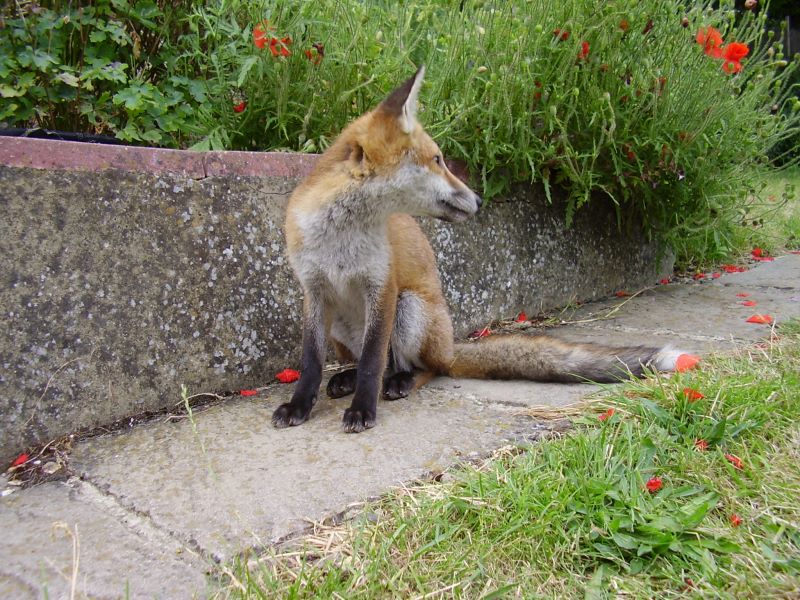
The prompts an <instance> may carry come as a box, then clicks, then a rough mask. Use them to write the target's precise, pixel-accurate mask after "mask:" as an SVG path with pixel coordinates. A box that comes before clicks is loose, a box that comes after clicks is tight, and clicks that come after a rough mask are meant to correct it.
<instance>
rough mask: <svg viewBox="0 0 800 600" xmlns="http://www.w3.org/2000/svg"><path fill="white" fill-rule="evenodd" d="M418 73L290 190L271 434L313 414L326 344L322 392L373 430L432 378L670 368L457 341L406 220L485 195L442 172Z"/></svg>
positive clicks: (632, 351) (606, 377)
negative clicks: (285, 343)
mask: <svg viewBox="0 0 800 600" xmlns="http://www.w3.org/2000/svg"><path fill="white" fill-rule="evenodd" d="M424 75H425V67H424V65H423V66H421V67H419V69H418V70H417V71H416V73H415V74H414V75H413V76H412V77H411V78H409V79H408V80H407V81H405V83H403V84H402V85H400V86H399V87H398V88H397V89H395V90H394V91H392V92H391V93H390V94H389V95H388V96H387V97H386V98H385V99H384V100H383V101H382V102H381V103H380V104H379V105H378V106H377V107H375V108H374V109H372V110H371V111H369V112H367V113H365V114H363V115H361V116H360V117H358V118H357V119H355V120H354V121H353V122H351V123H350V124H349V125H347V126H346V127H345V128H344V129H343V130H342V132H341V133H340V134H339V136H338V137H337V138H336V139H335V140H334V142H333V143H332V144H331V145H330V147H329V148H328V149H327V150H326V151H325V152H324V153H323V154H322V156H321V157H320V158H319V160H318V162H317V164H316V165H315V167H314V168H313V170H312V171H311V173H310V174H309V175H308V176H307V177H306V178H305V179H304V180H303V181H301V182H300V184H299V185H298V186H297V187H296V188H295V190H294V191H293V192H292V194H291V196H290V198H289V202H288V205H287V209H286V220H285V225H284V233H285V239H286V249H287V256H288V260H289V263H290V265H291V267H292V269H293V271H294V273H295V275H296V277H297V279H298V280H299V282H300V286H301V288H302V291H303V336H302V338H303V341H302V351H301V376H300V379H299V381H298V382H297V384H296V387H295V389H294V392H293V394H292V396H291V399H290V401H289V402H286V403H284V404H281V405H280V406H278V408H277V409H276V410H275V411H274V413H273V415H272V423H273V425H274V426H275V427H277V428H285V427H289V426H295V425H300V424H301V423H303V422H305V421H306V420H307V419H308V418H309V415H310V414H311V410H312V407H313V406H314V404H315V403H316V402H317V396H318V394H319V391H320V386H321V383H322V371H323V360H324V357H325V355H326V352H327V341H328V340H330V342H331V344H332V346H333V349H334V352H335V355H336V357H337V358H338V360H339V361H340V362H341V363H342V364H345V363H355V365H356V366H355V368H350V369H347V370H344V371H341V372H338V373H336V374H334V375H333V376H332V377H331V378H330V379H329V381H328V384H327V387H326V392H327V395H328V396H329V397H330V398H341V397H344V396H347V395H349V394H353V398H352V402H351V404H350V406H349V408H347V409H346V410H345V411H344V416H343V419H342V427H343V429H344V431H345V432H348V433H359V432H362V431H364V430H366V429H369V428H371V427H374V426H375V424H376V420H377V406H378V398H379V396H382V397H383V398H384V399H386V400H398V399H400V398H405V397H407V396H408V395H409V394H410V393H411V392H412V391H414V390H416V389H418V388H420V387H421V386H423V385H425V383H427V382H428V381H429V380H430V379H431V378H433V377H434V376H437V375H445V376H451V377H467V378H479V379H529V380H536V381H554V382H581V381H594V382H613V381H619V380H621V379H624V378H626V377H627V376H630V375H634V376H639V377H641V376H643V375H644V374H645V373H646V371H647V370H648V369H655V370H661V371H670V370H674V369H675V368H676V361H677V357H678V356H680V354H682V352H680V351H678V350H674V349H672V348H671V347H670V346H665V347H645V346H632V347H614V346H605V345H599V344H585V343H567V342H564V341H560V340H557V339H554V338H551V337H548V336H542V335H536V336H529V335H525V334H504V335H492V336H489V337H485V338H482V339H481V340H479V341H477V342H465V343H456V342H455V341H454V335H453V324H452V320H451V317H450V312H449V309H448V306H447V302H446V300H445V298H444V294H443V292H442V286H441V281H440V278H439V271H438V267H437V264H436V257H435V256H434V252H433V249H432V248H431V245H430V243H429V241H428V239H427V237H426V236H425V234H424V233H423V231H422V229H421V228H420V226H419V224H418V222H417V221H416V217H433V218H436V219H441V220H444V221H449V222H455V223H458V222H462V221H465V220H467V219H468V218H469V217H471V216H473V215H474V214H475V213H477V212H478V209H479V208H480V207H481V205H482V199H481V197H480V196H479V195H478V194H477V193H475V192H474V191H473V190H472V189H470V187H469V186H468V185H467V184H466V183H464V182H463V181H462V180H461V179H459V178H458V177H456V176H455V175H454V174H453V173H452V172H451V171H450V170H449V169H448V166H447V165H446V164H445V160H444V158H443V157H442V152H441V150H440V149H439V146H438V145H437V144H436V142H435V141H434V140H433V139H432V138H431V137H430V135H428V133H426V131H425V130H424V128H423V126H422V125H421V124H420V122H419V121H418V120H417V112H418V96H419V92H420V88H421V86H422V82H423V78H424Z"/></svg>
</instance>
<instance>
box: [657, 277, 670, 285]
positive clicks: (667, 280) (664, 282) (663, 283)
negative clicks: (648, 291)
mask: <svg viewBox="0 0 800 600" xmlns="http://www.w3.org/2000/svg"><path fill="white" fill-rule="evenodd" d="M658 283H660V284H661V285H667V284H668V283H669V279H668V278H666V277H665V278H664V279H662V280H661V281H659V282H658Z"/></svg>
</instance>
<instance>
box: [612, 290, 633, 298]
mask: <svg viewBox="0 0 800 600" xmlns="http://www.w3.org/2000/svg"><path fill="white" fill-rule="evenodd" d="M614 295H615V296H616V297H617V298H624V297H625V296H630V294H629V293H628V292H626V291H625V290H619V291H618V292H615V293H614Z"/></svg>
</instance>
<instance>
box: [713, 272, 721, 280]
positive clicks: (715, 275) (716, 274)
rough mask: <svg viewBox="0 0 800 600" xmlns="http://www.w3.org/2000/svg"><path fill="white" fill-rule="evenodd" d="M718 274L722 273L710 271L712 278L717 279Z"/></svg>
mask: <svg viewBox="0 0 800 600" xmlns="http://www.w3.org/2000/svg"><path fill="white" fill-rule="evenodd" d="M720 275H722V273H712V274H711V277H712V278H714V279H719V277H720Z"/></svg>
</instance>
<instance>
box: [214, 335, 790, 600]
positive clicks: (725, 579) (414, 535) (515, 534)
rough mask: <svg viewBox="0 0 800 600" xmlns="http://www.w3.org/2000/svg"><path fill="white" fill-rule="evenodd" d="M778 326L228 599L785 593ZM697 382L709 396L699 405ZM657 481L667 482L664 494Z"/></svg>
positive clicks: (305, 550) (389, 510)
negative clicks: (653, 485) (689, 394)
mask: <svg viewBox="0 0 800 600" xmlns="http://www.w3.org/2000/svg"><path fill="white" fill-rule="evenodd" d="M780 333H781V336H780V339H777V340H773V341H772V342H770V343H768V344H767V345H765V346H763V347H758V346H748V347H743V348H741V349H740V350H739V351H738V352H737V353H736V355H734V356H729V357H710V358H709V359H707V360H706V361H704V362H703V363H701V368H700V369H698V370H695V371H692V372H689V373H684V374H676V375H674V376H671V377H661V376H656V377H652V378H650V379H647V380H643V381H635V382H630V383H628V384H625V385H624V386H621V387H618V388H615V389H613V390H611V391H610V392H609V393H608V395H607V396H606V397H605V398H604V399H603V400H602V401H601V402H599V403H598V404H596V405H595V407H596V409H597V411H596V412H590V413H589V414H587V415H585V416H584V417H582V418H581V419H578V420H577V422H576V427H575V429H573V430H572V431H571V432H570V433H568V434H567V435H565V436H564V437H561V438H557V439H550V440H546V441H543V442H540V443H537V444H535V445H533V446H530V447H528V448H524V449H522V448H515V449H506V450H504V451H502V452H499V453H497V454H496V455H495V456H494V457H493V458H492V459H491V460H489V461H487V462H486V463H485V464H483V465H482V466H480V467H478V468H473V467H464V468H461V469H459V470H456V471H455V472H453V473H452V474H450V475H449V477H448V479H447V480H446V481H445V482H441V483H436V482H428V483H421V484H419V485H417V486H416V487H414V488H412V489H410V490H409V489H404V490H400V491H397V492H394V493H392V494H390V495H388V496H386V497H385V498H384V499H383V500H381V501H380V502H378V503H376V504H374V505H370V506H367V507H366V508H365V512H364V514H365V515H369V516H371V517H377V518H376V519H374V518H362V519H357V520H356V521H354V522H352V523H349V524H346V525H342V526H338V527H332V528H327V529H326V528H323V529H322V530H320V531H319V532H318V533H317V535H315V536H310V537H308V538H306V539H305V541H304V542H303V544H304V546H303V547H302V548H301V549H300V551H299V552H298V548H296V547H295V548H293V549H292V550H291V551H289V552H285V553H283V554H282V553H281V551H278V550H274V551H272V552H270V553H268V554H267V555H265V556H262V557H260V558H253V559H251V560H250V561H249V562H245V561H241V562H240V563H238V564H236V565H235V566H233V567H232V569H231V570H232V575H233V578H235V579H236V581H237V582H238V585H234V584H230V585H227V586H225V587H223V588H222V589H221V590H220V591H219V596H220V597H228V596H233V597H245V598H277V597H286V598H317V597H319V598H323V597H324V598H331V597H339V598H410V597H457V598H496V597H509V598H536V597H545V598H579V597H587V598H589V597H590V598H602V597H607V596H617V595H625V596H633V597H640V598H651V597H655V596H657V597H686V596H687V592H690V595H692V596H696V597H723V598H740V597H781V596H783V597H788V596H791V595H792V594H795V593H797V590H798V588H799V587H800V502H798V498H800V460H798V459H800V372H798V368H797V365H798V364H800V323H798V322H792V323H787V324H786V325H784V326H783V327H782V328H781V330H780ZM686 387H690V388H693V389H695V390H698V391H700V392H701V393H702V394H703V395H704V396H705V397H704V398H703V399H700V400H696V401H693V402H690V401H689V400H688V399H687V398H686V397H685V396H684V394H683V392H682V390H683V389H684V388H686ZM608 408H613V409H614V413H613V416H611V418H609V419H607V420H605V421H600V420H599V419H598V416H599V414H601V413H602V411H605V410H606V409H608ZM698 439H703V440H706V441H707V442H708V448H707V449H706V450H705V451H701V450H698V449H696V447H695V441H696V440H698ZM726 454H729V455H735V456H737V457H739V458H740V459H741V461H742V468H741V469H737V468H736V467H735V466H734V465H733V464H731V462H730V461H729V460H728V459H727V458H726ZM651 477H659V478H660V479H661V481H662V483H663V487H662V489H661V490H660V491H657V492H656V493H651V492H649V491H648V490H647V489H646V485H645V484H646V482H647V481H648V480H649V479H650V478H651ZM734 514H735V515H738V517H740V518H741V524H740V525H738V526H734V525H733V524H732V523H731V518H732V515H734ZM227 581H232V579H227Z"/></svg>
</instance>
